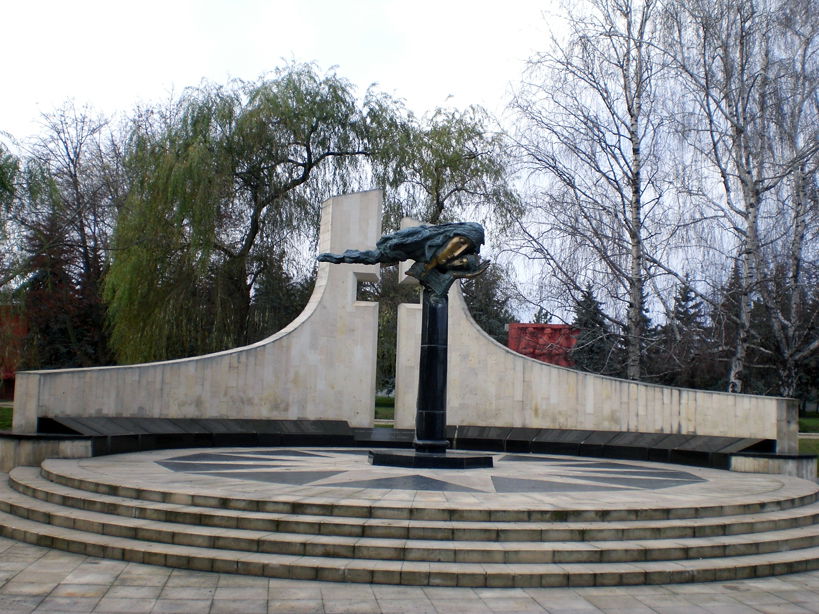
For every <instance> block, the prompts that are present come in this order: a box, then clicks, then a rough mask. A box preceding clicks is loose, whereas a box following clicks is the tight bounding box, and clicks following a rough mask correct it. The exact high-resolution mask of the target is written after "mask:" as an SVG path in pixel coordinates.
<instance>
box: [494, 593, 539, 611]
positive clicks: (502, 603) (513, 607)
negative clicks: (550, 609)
mask: <svg viewBox="0 0 819 614" xmlns="http://www.w3.org/2000/svg"><path fill="white" fill-rule="evenodd" d="M483 602H484V604H485V605H486V606H488V607H489V609H490V610H492V611H493V612H545V611H546V609H545V608H544V607H543V606H542V605H540V604H539V603H538V602H537V601H535V600H534V599H532V598H531V597H528V596H524V597H506V598H503V597H492V598H490V599H487V598H483Z"/></svg>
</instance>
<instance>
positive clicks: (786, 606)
mask: <svg viewBox="0 0 819 614" xmlns="http://www.w3.org/2000/svg"><path fill="white" fill-rule="evenodd" d="M754 607H755V608H756V609H757V610H759V611H760V612H762V613H763V614H812V612H813V610H809V609H807V608H805V607H803V606H801V605H797V604H795V603H775V604H762V605H755V606H754Z"/></svg>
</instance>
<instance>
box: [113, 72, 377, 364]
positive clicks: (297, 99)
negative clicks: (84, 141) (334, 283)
mask: <svg viewBox="0 0 819 614" xmlns="http://www.w3.org/2000/svg"><path fill="white" fill-rule="evenodd" d="M158 115H159V118H158V119H156V118H154V116H148V118H147V119H145V120H144V121H141V122H137V123H136V124H135V126H134V129H133V132H132V135H131V141H130V148H129V152H128V157H127V161H126V165H127V167H128V170H129V173H130V175H131V180H132V186H131V189H130V191H129V194H128V199H127V201H126V204H125V207H124V208H123V210H122V211H121V213H120V217H119V220H118V223H117V228H116V235H115V241H116V251H115V258H114V260H113V263H112V266H111V271H110V273H109V276H108V278H107V280H106V287H105V296H106V299H107V301H108V303H109V310H110V315H111V318H110V322H111V340H112V345H113V347H114V348H115V350H116V352H117V356H118V358H119V360H120V361H121V362H136V361H145V360H155V359H164V358H172V357H178V356H185V355H190V354H196V353H204V352H210V351H216V350H220V349H224V348H227V347H232V346H236V345H242V344H245V343H249V342H250V341H252V340H254V337H263V336H266V335H268V334H270V333H272V332H274V330H273V329H274V328H275V327H276V326H279V325H280V324H281V320H282V318H281V317H278V316H277V317H273V318H272V319H271V320H267V321H264V316H265V315H271V314H274V313H276V312H278V314H279V315H281V314H283V313H288V314H292V312H293V311H295V312H296V313H297V312H298V310H300V308H301V307H302V306H303V305H304V303H305V302H306V299H305V292H304V291H303V290H304V287H306V286H305V283H306V284H307V286H309V282H304V281H303V280H299V279H296V278H295V277H294V276H292V275H291V274H284V271H285V270H286V269H287V268H288V265H292V262H293V258H295V257H296V256H294V255H293V254H297V252H298V250H299V249H302V248H303V247H304V246H305V245H306V244H309V242H310V241H312V240H314V239H315V237H316V235H317V225H318V217H319V209H318V206H319V203H320V202H321V201H320V198H317V194H318V193H320V192H322V191H323V192H325V195H326V193H327V192H328V191H329V190H333V189H339V190H340V189H343V185H341V184H339V183H338V182H336V183H333V181H332V178H333V177H334V176H343V175H344V174H345V173H343V172H341V171H348V172H349V173H351V174H352V172H353V170H354V166H353V162H354V160H355V159H356V158H358V157H360V156H362V155H363V154H364V153H365V149H364V147H363V140H362V134H361V130H360V125H361V119H362V118H361V114H360V111H359V109H358V108H357V106H356V103H355V98H354V96H353V94H352V92H351V88H350V86H349V84H348V83H347V82H346V81H344V80H342V79H340V78H338V77H336V76H335V75H333V74H330V75H326V76H321V75H318V74H317V73H316V71H315V69H314V68H313V67H312V66H309V65H302V66H289V67H287V68H286V69H282V70H279V71H277V72H276V73H275V74H274V76H273V77H272V78H269V79H262V80H260V81H258V82H254V83H242V82H236V83H234V84H232V85H231V87H218V86H210V85H206V86H203V87H201V88H198V89H194V90H188V91H187V92H186V93H185V95H184V96H183V97H182V99H181V100H179V101H178V103H176V105H175V106H174V107H173V108H172V109H170V110H168V111H166V112H165V113H164V114H158ZM283 275H284V277H283ZM287 286H298V288H297V289H296V291H295V294H294V295H292V296H288V297H287V300H286V302H284V304H281V303H280V304H279V305H278V306H276V307H278V309H276V307H274V306H272V305H271V304H270V299H271V297H273V296H275V295H276V294H277V291H275V290H274V288H275V287H279V288H282V287H287ZM257 291H258V292H257ZM257 294H258V298H259V301H258V304H259V309H256V310H255V311H254V310H253V307H252V304H253V301H254V297H255V296H257ZM280 294H281V293H279V295H280ZM279 298H281V296H279ZM263 305H266V306H263Z"/></svg>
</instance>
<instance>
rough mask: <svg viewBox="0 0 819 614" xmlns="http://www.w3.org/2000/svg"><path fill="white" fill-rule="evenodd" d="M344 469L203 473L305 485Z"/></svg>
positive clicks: (221, 476) (336, 473) (222, 476)
mask: <svg viewBox="0 0 819 614" xmlns="http://www.w3.org/2000/svg"><path fill="white" fill-rule="evenodd" d="M339 473H344V472H343V471H236V472H233V471H210V472H205V473H203V475H212V476H216V477H220V478H240V479H242V480H253V481H254V482H273V483H275V484H296V485H298V486H304V485H306V484H310V483H311V482H315V481H316V480H323V479H324V478H329V477H331V476H334V475H338V474H339Z"/></svg>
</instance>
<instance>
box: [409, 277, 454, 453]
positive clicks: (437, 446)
mask: <svg viewBox="0 0 819 614" xmlns="http://www.w3.org/2000/svg"><path fill="white" fill-rule="evenodd" d="M421 302H422V309H423V311H422V319H421V356H420V365H419V369H418V401H417V404H416V414H415V441H414V442H413V445H414V446H415V450H416V451H418V452H427V453H441V454H442V453H445V452H446V449H447V447H449V442H448V441H447V438H446V367H447V365H446V361H447V328H448V327H447V321H448V317H449V316H448V301H447V297H446V296H444V297H441V296H436V295H435V294H433V293H432V291H431V290H429V289H427V288H424V291H423V295H422V298H421Z"/></svg>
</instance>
